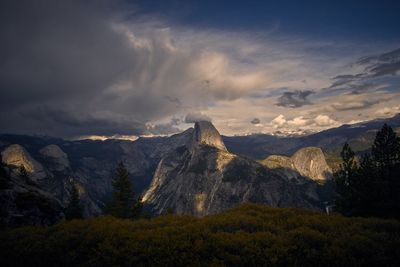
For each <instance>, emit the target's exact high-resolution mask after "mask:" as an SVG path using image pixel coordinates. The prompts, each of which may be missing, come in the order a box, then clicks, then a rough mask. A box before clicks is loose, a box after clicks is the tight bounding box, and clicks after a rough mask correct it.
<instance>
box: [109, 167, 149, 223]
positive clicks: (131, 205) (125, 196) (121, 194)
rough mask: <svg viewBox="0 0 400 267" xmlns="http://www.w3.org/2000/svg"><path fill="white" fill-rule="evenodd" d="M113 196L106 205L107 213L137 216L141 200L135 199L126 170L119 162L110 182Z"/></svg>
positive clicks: (124, 216) (127, 216)
mask: <svg viewBox="0 0 400 267" xmlns="http://www.w3.org/2000/svg"><path fill="white" fill-rule="evenodd" d="M112 186H113V190H114V191H113V196H112V201H111V203H110V205H109V207H108V209H107V210H108V211H107V212H108V213H109V214H111V215H113V216H115V217H119V218H134V217H138V216H139V214H140V210H141V200H140V198H139V199H138V200H135V193H134V191H133V188H132V183H131V181H130V179H129V173H128V170H127V169H126V168H125V165H124V164H123V163H122V162H120V163H119V164H118V167H117V169H116V173H115V177H114V179H113V182H112Z"/></svg>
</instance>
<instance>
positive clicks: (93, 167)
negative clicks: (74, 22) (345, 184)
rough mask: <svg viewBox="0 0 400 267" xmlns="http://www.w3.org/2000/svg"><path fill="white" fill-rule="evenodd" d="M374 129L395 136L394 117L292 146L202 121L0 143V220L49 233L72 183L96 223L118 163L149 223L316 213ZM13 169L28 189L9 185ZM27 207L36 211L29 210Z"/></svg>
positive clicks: (398, 121) (290, 140) (293, 141)
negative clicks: (385, 128)
mask: <svg viewBox="0 0 400 267" xmlns="http://www.w3.org/2000/svg"><path fill="white" fill-rule="evenodd" d="M384 123H387V124H389V125H391V126H392V127H393V128H395V129H397V130H398V129H399V127H400V115H396V116H395V117H392V118H389V119H382V120H374V121H369V122H364V123H359V124H353V125H343V126H341V127H338V128H333V129H329V130H326V131H323V132H319V133H316V134H311V135H307V136H300V137H279V136H273V135H266V134H257V135H250V136H233V137H227V136H221V135H220V134H219V133H218V131H217V129H215V127H214V126H213V125H212V123H210V122H207V121H200V122H196V123H195V127H194V128H190V129H188V130H186V131H184V132H182V133H179V134H175V135H172V136H169V137H152V138H143V137H141V138H139V139H137V140H135V141H128V140H105V141H100V140H78V141H70V140H63V139H59V138H51V137H38V136H25V135H14V134H3V135H0V151H1V155H2V169H3V170H4V174H0V176H1V175H2V176H4V177H3V178H2V179H3V180H5V181H6V182H5V183H4V184H5V186H3V187H2V189H1V192H0V199H1V204H0V212H1V214H2V218H5V219H4V221H5V223H6V224H10V225H13V224H27V222H26V220H21V218H23V217H24V216H25V217H26V216H27V215H26V214H29V216H30V218H31V219H30V220H29V221H30V222H31V223H30V224H51V223H52V222H54V221H57V220H59V219H60V218H62V216H63V214H62V213H63V207H65V205H66V204H67V202H68V200H69V191H70V190H69V189H70V188H69V187H70V184H71V181H73V182H74V183H76V184H77V185H78V189H79V194H80V196H81V201H82V204H83V206H84V215H85V216H86V217H92V216H97V215H100V214H102V212H103V209H104V206H105V203H106V202H107V201H108V200H109V198H110V194H111V191H112V186H111V181H112V178H113V172H114V169H115V166H116V164H117V162H119V161H123V162H124V164H125V165H126V167H127V169H128V171H129V173H130V176H131V179H132V181H133V184H134V191H135V192H137V193H138V194H141V195H143V200H144V201H145V204H146V205H147V206H148V208H149V210H151V212H152V213H154V214H162V213H165V212H168V211H174V212H176V213H184V214H195V215H199V216H201V215H206V214H214V213H219V212H221V211H224V210H226V209H229V208H231V207H233V206H235V205H237V204H239V203H242V202H257V203H266V204H269V205H271V206H277V207H306V208H310V209H316V210H321V209H323V208H324V205H325V203H326V202H327V201H329V200H330V199H331V194H332V185H331V184H332V183H331V177H332V168H333V169H335V168H336V167H337V163H338V154H339V151H340V149H341V146H342V145H343V143H344V142H346V141H348V142H349V143H350V144H351V145H352V147H353V148H354V150H355V151H356V152H357V153H363V152H365V151H367V149H368V147H369V146H370V145H371V143H372V140H373V138H374V137H375V133H376V131H377V130H378V129H379V128H380V127H381V126H382V125H383V124H384ZM20 165H23V166H24V167H25V169H26V170H27V172H28V174H29V177H30V179H31V184H27V183H26V181H22V180H21V179H20V177H19V176H18V167H19V166H20ZM32 192H33V193H32ZM21 196H22V197H21ZM21 198H22V200H23V201H21ZM32 199H33V200H34V201H33V200H32ZM38 199H39V200H38ZM17 200H19V202H18V201H17ZM21 202H22V204H21ZM37 202H38V203H40V205H39V204H35V205H34V204H29V203H37ZM16 203H19V204H20V205H17V204H16ZM35 216H36V217H35ZM48 217H50V219H49V218H48ZM32 218H33V219H32ZM34 218H36V219H34ZM28 224H29V223H28Z"/></svg>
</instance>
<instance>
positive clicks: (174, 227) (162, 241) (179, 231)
mask: <svg viewBox="0 0 400 267" xmlns="http://www.w3.org/2000/svg"><path fill="white" fill-rule="evenodd" d="M399 247H400V222H399V221H396V220H383V219H374V218H369V219H367V218H346V217H343V216H340V215H332V216H327V215H325V214H321V213H316V212H312V211H306V210H299V209H277V208H270V207H268V206H264V205H256V204H245V205H242V206H240V207H238V208H235V209H233V210H230V211H227V212H225V213H222V214H219V215H213V216H206V217H203V218H195V217H192V216H178V215H165V216H160V217H156V218H153V219H149V220H145V219H140V220H136V221H132V220H123V219H116V218H114V217H111V216H105V217H99V218H95V219H90V220H72V221H68V222H62V223H60V224H58V225H55V226H51V227H48V228H40V227H28V228H20V229H15V230H8V231H6V232H2V233H0V265H1V266H24V265H26V266H164V267H166V266H399V264H400V254H399Z"/></svg>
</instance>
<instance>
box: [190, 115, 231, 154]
mask: <svg viewBox="0 0 400 267" xmlns="http://www.w3.org/2000/svg"><path fill="white" fill-rule="evenodd" d="M198 145H207V146H212V147H215V148H218V149H220V150H224V151H227V149H226V147H225V144H224V142H223V141H222V138H221V135H220V134H219V132H218V130H217V129H216V128H215V127H214V125H213V124H212V123H211V122H209V121H199V122H196V123H195V125H194V133H193V137H192V147H196V146H198Z"/></svg>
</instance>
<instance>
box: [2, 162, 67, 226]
mask: <svg viewBox="0 0 400 267" xmlns="http://www.w3.org/2000/svg"><path fill="white" fill-rule="evenodd" d="M12 169H13V167H12V165H7V166H5V165H4V166H3V163H2V162H0V180H1V185H0V214H1V216H0V226H1V227H5V226H6V227H17V226H27V225H41V226H43V225H51V224H54V223H56V222H58V221H60V220H61V219H62V218H64V213H63V210H64V206H63V205H62V203H61V202H60V201H59V200H58V199H57V198H56V197H55V196H54V195H53V194H51V193H49V192H47V191H45V190H43V189H42V188H41V187H40V186H39V183H38V182H37V181H33V180H30V179H26V178H25V177H22V176H20V175H17V174H16V173H13V171H12Z"/></svg>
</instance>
